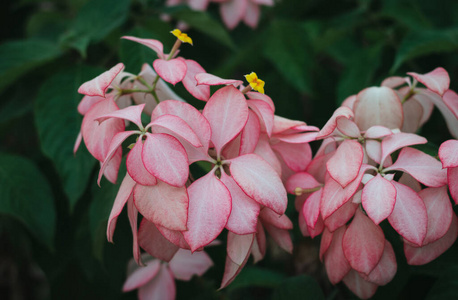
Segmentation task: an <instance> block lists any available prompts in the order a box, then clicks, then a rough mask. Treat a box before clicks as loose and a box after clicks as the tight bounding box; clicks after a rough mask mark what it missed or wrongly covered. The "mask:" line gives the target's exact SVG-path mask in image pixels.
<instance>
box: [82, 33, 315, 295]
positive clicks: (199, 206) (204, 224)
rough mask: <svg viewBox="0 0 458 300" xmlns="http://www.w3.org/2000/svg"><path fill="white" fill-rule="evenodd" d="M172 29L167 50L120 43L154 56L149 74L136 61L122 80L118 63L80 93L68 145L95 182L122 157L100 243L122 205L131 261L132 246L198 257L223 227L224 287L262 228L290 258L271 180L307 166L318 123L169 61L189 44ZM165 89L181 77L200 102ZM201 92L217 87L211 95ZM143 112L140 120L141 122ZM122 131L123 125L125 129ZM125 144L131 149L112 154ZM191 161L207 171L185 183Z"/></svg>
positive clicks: (233, 83) (164, 256) (257, 248)
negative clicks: (95, 174)
mask: <svg viewBox="0 0 458 300" xmlns="http://www.w3.org/2000/svg"><path fill="white" fill-rule="evenodd" d="M174 32H175V31H174ZM174 34H175V35H177V36H178V40H177V43H176V44H175V46H174V47H173V49H172V52H171V53H170V54H164V53H163V46H162V43H160V42H159V41H157V40H146V39H139V38H134V37H125V38H126V39H129V40H132V41H135V42H138V43H141V44H143V45H145V46H147V47H149V48H151V49H152V50H153V51H155V52H156V53H157V55H158V58H157V59H156V60H155V61H154V62H153V64H152V65H153V69H152V68H151V67H150V66H148V65H145V66H144V67H143V69H142V71H141V73H140V74H139V75H132V74H128V73H125V72H123V68H124V67H123V64H122V63H120V64H118V65H116V66H114V67H113V68H112V69H110V70H108V71H106V72H105V73H103V74H101V75H99V76H98V77H96V78H94V79H92V80H90V81H88V82H86V83H84V84H83V85H82V86H81V87H80V88H79V92H80V93H82V94H84V95H85V96H84V98H83V100H82V101H81V103H80V105H79V112H80V113H81V114H83V115H84V119H83V123H82V126H81V135H80V138H79V139H78V141H77V145H76V147H75V150H76V149H77V147H78V146H79V143H80V141H81V136H82V138H83V140H84V143H85V145H86V147H87V149H88V150H89V152H90V153H91V154H92V155H93V156H94V157H95V158H96V159H97V160H99V161H100V164H101V168H100V172H99V178H98V182H99V184H100V180H101V178H102V176H103V175H105V177H106V178H107V179H108V180H109V181H111V182H115V181H116V179H117V175H118V170H119V167H120V164H121V161H122V155H123V152H126V150H127V156H126V160H125V163H126V168H127V173H126V175H125V177H124V179H123V180H122V183H121V185H120V188H119V191H118V194H117V196H116V199H115V201H114V204H113V208H112V211H111V214H110V216H109V219H108V227H107V237H108V240H109V241H112V240H113V234H114V230H115V227H116V221H117V218H118V216H119V215H120V213H121V211H122V209H123V207H124V206H126V205H127V212H128V217H129V220H130V224H131V228H132V234H133V255H134V258H135V261H136V262H137V263H138V264H139V265H142V264H143V262H142V259H141V258H142V255H141V250H140V247H141V248H142V249H143V250H145V251H146V252H147V253H149V254H150V255H151V256H153V257H156V258H158V259H160V260H163V261H166V262H171V261H173V260H174V259H176V257H177V255H178V254H179V253H181V252H180V251H182V250H183V249H184V250H187V251H188V250H190V251H192V252H195V251H202V249H203V247H205V246H207V245H208V244H210V243H212V242H213V241H214V240H215V239H216V238H217V237H218V236H219V234H220V233H221V232H222V231H223V230H224V229H225V228H226V229H228V230H229V233H228V237H227V259H226V268H225V273H224V276H223V282H222V285H221V287H225V286H226V285H227V284H229V283H230V282H231V281H232V280H233V279H234V278H235V277H236V276H237V274H238V273H239V272H240V271H241V270H242V268H243V266H244V265H245V263H246V262H247V260H248V258H249V256H250V255H253V257H254V259H255V261H258V260H260V259H262V258H263V257H264V255H265V252H266V234H265V231H267V232H268V233H269V234H270V235H271V236H272V238H273V239H274V240H275V241H276V242H277V243H278V244H279V246H280V247H282V248H283V249H285V250H286V251H288V252H292V242H291V238H290V235H289V232H288V230H290V229H292V226H293V225H292V222H291V221H290V220H289V218H288V217H287V216H286V215H285V214H284V213H285V210H286V206H287V192H286V189H285V187H284V184H283V182H282V176H284V177H287V176H289V175H290V174H293V173H294V172H298V171H304V170H305V167H306V166H307V165H308V163H309V162H310V160H311V150H310V146H309V145H308V142H309V141H311V140H314V139H315V136H316V134H317V131H318V128H316V127H313V126H307V125H306V124H305V123H304V122H300V121H291V120H288V119H285V118H281V117H278V116H275V115H274V112H275V106H274V104H273V102H272V100H271V98H270V97H268V96H266V95H264V94H261V93H258V92H253V91H251V86H247V87H243V86H242V85H241V84H242V81H239V80H227V79H222V78H219V77H217V76H214V75H211V74H208V73H205V70H204V69H203V68H202V67H201V66H200V65H199V64H198V63H197V62H195V61H192V60H188V59H184V58H182V57H176V54H177V53H178V47H179V46H180V45H181V41H182V40H190V39H189V37H187V36H184V35H183V34H181V32H179V31H178V33H174ZM190 41H191V42H192V40H190ZM250 78H251V77H250ZM256 78H257V77H256ZM165 82H169V83H171V84H173V85H175V84H177V83H178V82H182V83H183V85H184V87H185V88H186V89H187V90H188V91H189V92H190V94H191V95H192V96H194V97H195V98H197V99H199V100H203V101H205V102H206V104H205V108H204V109H203V111H202V112H200V111H199V110H197V109H196V108H194V107H193V106H191V105H189V104H187V103H186V102H184V101H180V100H181V99H179V98H177V96H176V95H175V94H174V93H173V92H172V91H171V89H170V88H169V87H168V86H167V84H166V83H165ZM259 82H260V81H259ZM259 82H258V83H259ZM212 85H223V87H221V88H220V89H218V90H217V91H216V92H214V93H213V94H212V95H210V86H212ZM255 86H256V85H255ZM238 87H239V89H238ZM142 113H147V114H150V115H151V116H150V122H149V123H148V124H146V125H144V124H143V122H142ZM126 124H130V125H129V127H128V128H133V129H131V130H126ZM132 137H135V138H136V140H135V142H134V143H132V144H131V145H130V146H129V147H128V149H126V148H124V149H123V146H122V144H123V142H124V141H126V140H127V139H128V138H131V139H132ZM198 161H200V162H207V164H208V166H209V168H208V171H207V174H206V175H204V176H202V177H200V178H194V177H193V175H192V174H191V173H190V169H189V166H190V165H191V164H193V163H195V162H198ZM138 213H140V215H141V216H142V220H141V222H140V226H139V228H137V227H138V226H137V224H138V223H137V222H138ZM155 264H158V263H155ZM147 268H153V267H151V266H150V265H148V266H147ZM164 268H165V267H164ZM154 270H155V271H154V272H153V271H151V273H154V274H156V271H157V268H156V267H154ZM145 272H146V271H145ZM161 274H162V273H161ZM158 276H159V275H158ZM163 276H166V275H163ZM159 277H161V276H159ZM161 278H162V277H161Z"/></svg>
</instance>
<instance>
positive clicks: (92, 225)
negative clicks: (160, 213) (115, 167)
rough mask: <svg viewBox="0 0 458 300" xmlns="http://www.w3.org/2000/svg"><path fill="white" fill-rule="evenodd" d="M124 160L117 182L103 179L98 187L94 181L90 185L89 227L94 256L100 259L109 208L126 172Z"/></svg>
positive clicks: (104, 241)
mask: <svg viewBox="0 0 458 300" xmlns="http://www.w3.org/2000/svg"><path fill="white" fill-rule="evenodd" d="M125 164H126V163H125V160H123V161H122V162H121V166H120V168H119V175H118V182H117V184H115V185H114V184H111V183H110V182H108V181H107V180H105V179H103V180H102V182H101V186H100V187H99V186H98V185H97V184H96V183H95V182H94V184H93V186H92V194H93V199H92V202H91V206H90V208H89V229H90V232H91V237H92V241H93V252H94V256H95V257H96V258H97V259H99V260H100V261H102V258H103V248H104V246H105V244H106V243H107V237H106V228H107V221H108V217H109V216H110V212H111V208H112V207H113V203H114V200H115V198H116V195H117V193H118V190H119V186H120V185H121V182H122V179H123V178H124V174H125V173H126V167H125Z"/></svg>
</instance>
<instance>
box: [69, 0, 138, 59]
mask: <svg viewBox="0 0 458 300" xmlns="http://www.w3.org/2000/svg"><path fill="white" fill-rule="evenodd" d="M129 5H130V0H116V1H112V0H91V1H88V2H87V3H86V5H84V6H83V7H82V8H81V10H80V11H79V12H78V15H77V17H76V20H75V22H74V24H73V26H72V27H71V29H70V30H69V31H68V32H67V33H66V34H65V35H64V36H63V37H62V43H63V44H64V45H66V46H69V47H71V48H74V49H77V50H78V51H79V52H80V53H81V55H82V56H83V57H84V56H85V55H86V48H87V46H88V45H89V43H90V42H92V41H99V40H101V39H103V38H104V37H105V36H107V35H108V34H109V33H110V32H111V31H112V30H113V29H115V28H117V27H119V26H120V25H122V24H123V23H124V21H125V20H126V18H127V14H128V13H129Z"/></svg>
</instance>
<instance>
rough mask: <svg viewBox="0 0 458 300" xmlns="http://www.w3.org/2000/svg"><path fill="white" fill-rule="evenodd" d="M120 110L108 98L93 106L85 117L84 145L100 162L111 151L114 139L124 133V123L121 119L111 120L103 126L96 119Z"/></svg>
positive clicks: (83, 126) (82, 130) (83, 128)
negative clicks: (118, 134) (119, 133)
mask: <svg viewBox="0 0 458 300" xmlns="http://www.w3.org/2000/svg"><path fill="white" fill-rule="evenodd" d="M116 110H118V106H117V105H116V103H115V102H114V101H113V99H111V98H107V99H105V100H103V101H100V102H98V103H96V104H95V105H93V106H92V108H91V109H90V110H89V111H88V112H87V114H86V115H85V116H84V119H83V123H82V125H81V133H82V134H83V139H84V143H85V144H86V148H87V149H88V151H89V152H90V153H91V154H92V155H93V156H94V157H95V158H96V159H97V160H99V161H101V162H103V161H104V160H105V158H106V156H107V153H108V151H109V146H110V143H111V140H112V139H113V137H114V136H115V135H116V134H117V133H118V132H121V131H124V128H125V126H124V121H123V120H120V119H110V120H107V121H106V122H103V123H102V124H99V122H97V121H96V119H97V118H98V117H99V116H101V115H104V114H106V113H110V112H113V111H116Z"/></svg>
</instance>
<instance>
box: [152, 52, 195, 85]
mask: <svg viewBox="0 0 458 300" xmlns="http://www.w3.org/2000/svg"><path fill="white" fill-rule="evenodd" d="M153 67H154V70H155V71H156V73H157V74H158V75H159V76H160V77H161V78H162V79H164V80H165V81H167V82H169V83H171V84H173V85H175V84H177V83H178V82H180V81H182V80H183V78H184V77H185V76H186V71H187V68H188V67H187V66H186V63H185V62H184V61H183V60H181V59H179V58H174V59H171V60H165V59H160V58H158V59H156V60H155V61H154V62H153Z"/></svg>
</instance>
